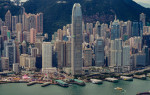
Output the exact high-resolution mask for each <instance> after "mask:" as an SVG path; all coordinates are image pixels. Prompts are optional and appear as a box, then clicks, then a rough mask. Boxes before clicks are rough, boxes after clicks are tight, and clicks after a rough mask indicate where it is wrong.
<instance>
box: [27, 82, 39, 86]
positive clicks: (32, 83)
mask: <svg viewBox="0 0 150 95" xmlns="http://www.w3.org/2000/svg"><path fill="white" fill-rule="evenodd" d="M36 83H37V82H36V81H33V82H29V83H27V86H31V85H34V84H36Z"/></svg>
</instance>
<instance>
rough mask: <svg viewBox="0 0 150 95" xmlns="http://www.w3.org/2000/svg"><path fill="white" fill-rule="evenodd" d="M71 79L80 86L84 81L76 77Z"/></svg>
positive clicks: (83, 84)
mask: <svg viewBox="0 0 150 95" xmlns="http://www.w3.org/2000/svg"><path fill="white" fill-rule="evenodd" d="M71 81H72V82H73V83H75V84H78V85H80V86H85V83H84V82H83V81H82V80H78V79H71Z"/></svg>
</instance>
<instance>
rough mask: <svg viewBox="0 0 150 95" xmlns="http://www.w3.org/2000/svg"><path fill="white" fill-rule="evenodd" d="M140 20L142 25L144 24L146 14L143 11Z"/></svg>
mask: <svg viewBox="0 0 150 95" xmlns="http://www.w3.org/2000/svg"><path fill="white" fill-rule="evenodd" d="M140 21H142V23H143V26H145V24H146V15H145V14H144V13H141V14H140Z"/></svg>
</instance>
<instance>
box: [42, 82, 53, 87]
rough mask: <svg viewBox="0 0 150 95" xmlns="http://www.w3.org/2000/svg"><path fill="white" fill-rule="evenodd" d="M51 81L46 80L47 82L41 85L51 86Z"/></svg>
mask: <svg viewBox="0 0 150 95" xmlns="http://www.w3.org/2000/svg"><path fill="white" fill-rule="evenodd" d="M50 84H51V83H50V82H46V83H43V84H42V85H41V87H46V86H49V85H50Z"/></svg>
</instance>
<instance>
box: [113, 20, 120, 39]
mask: <svg viewBox="0 0 150 95" xmlns="http://www.w3.org/2000/svg"><path fill="white" fill-rule="evenodd" d="M119 38H120V25H119V21H118V20H116V19H115V20H114V22H113V23H112V26H111V40H115V39H119Z"/></svg>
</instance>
